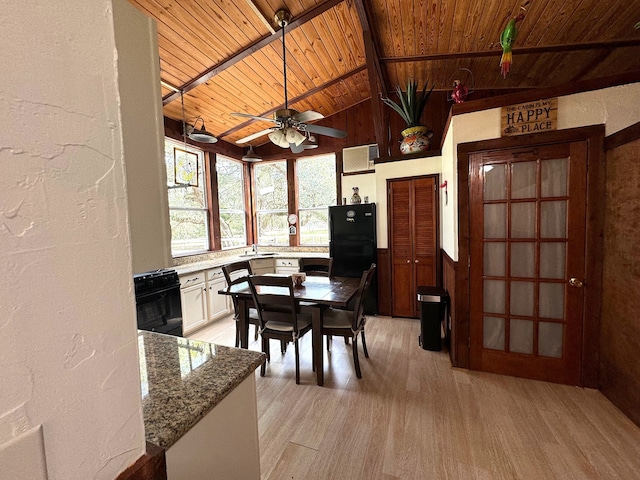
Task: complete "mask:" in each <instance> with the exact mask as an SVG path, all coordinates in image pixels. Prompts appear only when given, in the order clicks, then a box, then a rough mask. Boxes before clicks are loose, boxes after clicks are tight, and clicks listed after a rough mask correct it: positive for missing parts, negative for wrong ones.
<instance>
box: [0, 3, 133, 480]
mask: <svg viewBox="0 0 640 480" xmlns="http://www.w3.org/2000/svg"><path fill="white" fill-rule="evenodd" d="M116 1H122V2H124V1H125V0H116ZM0 25H2V39H3V67H2V80H1V82H0V165H1V166H2V169H1V170H2V175H1V176H0V244H1V245H2V247H1V248H0V271H1V272H2V282H1V285H2V286H1V287H0V306H1V311H2V314H1V315H0V378H1V385H2V386H1V388H0V450H2V446H3V445H5V444H7V443H9V442H10V441H11V439H13V438H16V437H18V436H19V435H20V434H21V433H22V432H25V431H28V430H30V429H32V428H34V427H36V426H38V425H42V426H43V427H42V432H43V437H44V449H45V452H46V462H47V469H48V476H49V479H53V480H71V479H82V480H87V479H113V478H114V477H115V476H116V475H117V474H118V473H119V472H120V471H122V469H123V468H125V467H126V466H127V465H129V464H130V463H132V462H133V461H134V460H135V459H137V458H138V457H139V456H140V455H141V454H142V452H143V451H144V429H143V424H142V412H141V401H140V390H139V388H140V387H139V378H138V376H139V373H138V367H137V346H136V341H135V340H136V324H135V303H134V298H133V294H132V280H131V255H130V245H129V230H128V226H127V215H128V213H127V198H126V189H125V176H124V158H123V153H122V132H121V129H120V125H121V123H120V117H119V97H118V90H117V71H116V51H115V48H114V45H115V41H114V36H113V35H114V29H113V24H112V12H111V1H109V0H93V1H91V2H79V1H73V2H72V1H63V2H54V3H51V2H45V1H34V0H21V1H17V0H0ZM34 444H37V442H34ZM34 448H35V447H34ZM32 453H33V455H34V456H35V455H36V453H37V452H35V451H34V452H32ZM0 458H2V457H1V455H0ZM23 461H24V462H25V464H27V463H29V462H30V461H31V459H30V458H24V459H23ZM3 471H4V468H3V465H2V464H0V477H2V472H3Z"/></svg>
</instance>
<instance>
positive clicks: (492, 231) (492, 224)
mask: <svg viewBox="0 0 640 480" xmlns="http://www.w3.org/2000/svg"><path fill="white" fill-rule="evenodd" d="M506 236H507V205H506V204H504V203H495V204H487V205H485V206H484V238H506Z"/></svg>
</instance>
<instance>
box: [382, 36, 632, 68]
mask: <svg viewBox="0 0 640 480" xmlns="http://www.w3.org/2000/svg"><path fill="white" fill-rule="evenodd" d="M638 45H640V39H633V40H612V41H609V42H590V43H567V44H562V45H547V46H539V47H519V48H518V47H514V48H513V54H514V55H526V54H537V53H558V52H574V51H575V52H577V51H580V50H598V49H609V48H621V47H635V46H638ZM500 55H502V50H501V49H495V50H481V51H474V52H449V53H432V54H428V55H412V56H409V57H382V58H380V62H382V63H403V62H428V61H433V60H452V59H457V58H478V57H498V56H500Z"/></svg>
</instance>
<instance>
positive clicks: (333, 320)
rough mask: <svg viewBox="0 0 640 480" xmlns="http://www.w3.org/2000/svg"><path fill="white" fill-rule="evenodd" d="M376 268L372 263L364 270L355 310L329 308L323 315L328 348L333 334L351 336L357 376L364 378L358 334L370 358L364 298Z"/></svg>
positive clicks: (365, 354)
mask: <svg viewBox="0 0 640 480" xmlns="http://www.w3.org/2000/svg"><path fill="white" fill-rule="evenodd" d="M375 270H376V264H375V263H372V264H371V267H369V268H368V269H367V270H365V271H364V272H362V277H360V284H359V285H358V290H357V292H356V294H355V297H354V298H355V301H354V306H353V310H343V309H338V308H329V309H327V310H325V311H324V312H323V315H322V335H326V336H327V349H329V345H330V343H331V336H333V335H338V336H342V337H344V338H345V341H346V340H348V339H349V338H351V340H352V341H351V349H352V351H353V364H354V366H355V369H356V376H357V377H358V378H362V373H361V371H360V361H359V360H358V334H360V336H361V337H362V350H363V351H364V356H365V357H366V358H369V352H368V351H367V342H366V339H365V336H364V326H365V323H366V321H367V317H366V316H365V315H364V299H365V295H366V293H367V290H368V288H369V286H370V285H371V281H372V280H373V275H374V273H375Z"/></svg>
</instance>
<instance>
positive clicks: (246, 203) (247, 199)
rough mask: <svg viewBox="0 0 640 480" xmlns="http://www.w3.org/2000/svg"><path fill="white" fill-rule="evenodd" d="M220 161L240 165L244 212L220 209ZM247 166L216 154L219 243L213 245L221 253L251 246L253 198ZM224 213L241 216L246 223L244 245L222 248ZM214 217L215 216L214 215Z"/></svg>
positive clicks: (216, 232)
mask: <svg viewBox="0 0 640 480" xmlns="http://www.w3.org/2000/svg"><path fill="white" fill-rule="evenodd" d="M219 160H224V161H229V162H234V163H238V164H239V166H240V167H241V169H242V179H241V183H242V203H243V209H242V210H238V211H235V210H234V211H231V210H227V209H222V208H221V207H220V181H219V178H218V161H219ZM247 172H248V169H247V165H246V163H244V162H242V161H241V160H238V159H235V158H233V157H230V156H229V155H224V154H216V156H215V191H216V192H215V193H216V195H215V202H216V207H217V208H216V210H217V212H216V216H215V218H217V224H216V225H215V233H214V234H215V237H216V239H217V241H215V242H213V239H212V243H214V244H215V245H216V246H219V248H216V250H219V251H223V250H232V249H234V248H242V247H246V246H247V245H248V244H249V238H250V235H251V233H252V232H251V228H250V222H249V221H248V219H249V217H250V212H251V198H250V197H249V191H250V188H249V186H248V184H247ZM213 178H214V177H213V176H212V181H211V183H212V184H213V183H214V181H213ZM223 213H232V214H241V215H242V217H243V223H244V244H242V245H233V246H230V247H223V246H222V240H223V238H222V219H221V216H222V214H223ZM212 217H213V215H212Z"/></svg>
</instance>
